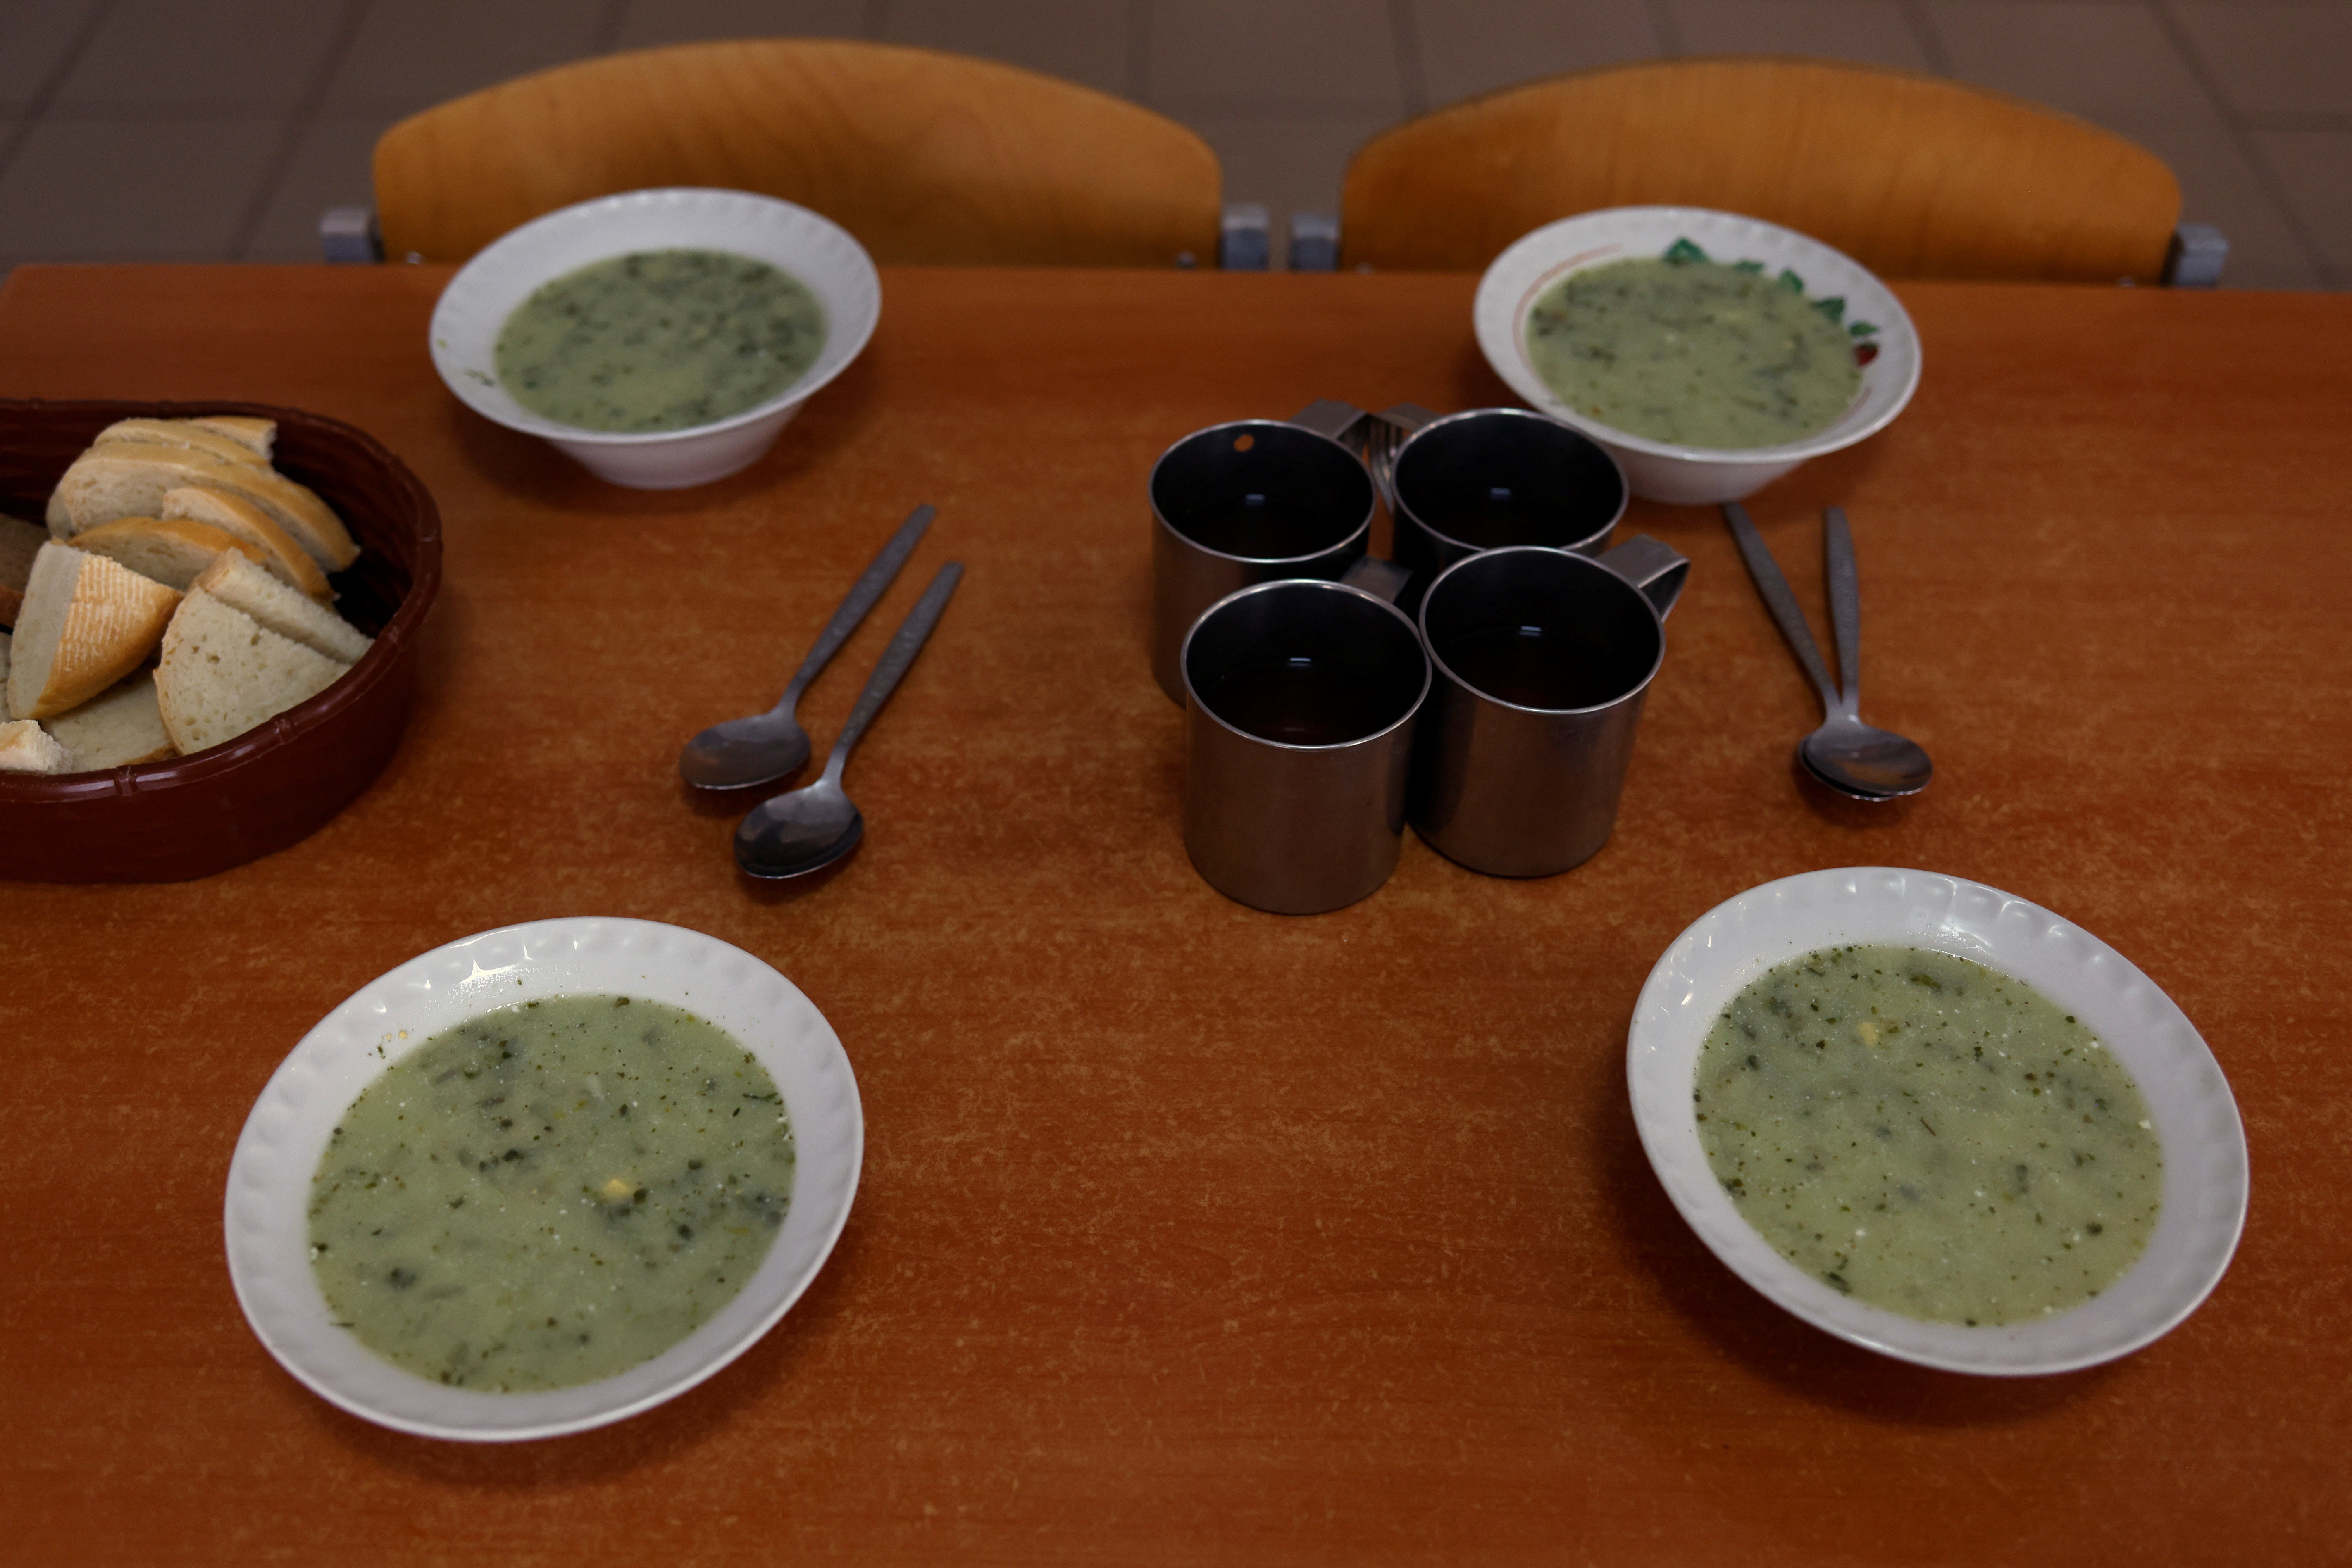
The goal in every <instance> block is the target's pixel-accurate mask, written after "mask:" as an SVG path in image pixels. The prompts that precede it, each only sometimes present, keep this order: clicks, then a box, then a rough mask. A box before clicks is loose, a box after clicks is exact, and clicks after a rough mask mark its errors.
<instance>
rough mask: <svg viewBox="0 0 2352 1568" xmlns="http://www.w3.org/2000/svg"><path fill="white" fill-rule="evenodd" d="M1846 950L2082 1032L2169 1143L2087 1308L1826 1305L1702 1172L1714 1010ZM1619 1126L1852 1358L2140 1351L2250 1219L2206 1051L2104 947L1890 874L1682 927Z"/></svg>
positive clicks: (2013, 1367)
mask: <svg viewBox="0 0 2352 1568" xmlns="http://www.w3.org/2000/svg"><path fill="white" fill-rule="evenodd" d="M1848 942H1877V943H1888V944H1893V945H1896V946H1913V947H1924V948H1929V949H1932V950H1934V951H1937V952H1942V953H1948V954H1951V955H1953V956H1958V957H1962V958H1968V959H1971V960H1973V961H1975V962H1977V963H1979V964H1983V965H1986V966H1987V967H1991V968H1995V969H1999V970H2001V971H2002V972H2004V973H2006V974H2009V975H2011V976H2014V977H2017V978H2019V979H2021V980H2023V981H2025V982H2026V983H2027V984H2028V985H2031V986H2032V987H2034V988H2036V989H2038V990H2040V991H2041V992H2042V994H2043V995H2045V996H2047V997H2050V998H2052V999H2053V1000H2054V1001H2057V1002H2059V1003H2060V1004H2062V1005H2063V1006H2064V1007H2065V1008H2066V1009H2067V1010H2069V1011H2070V1012H2074V1013H2076V1014H2077V1015H2078V1016H2080V1017H2081V1018H2083V1019H2084V1021H2085V1022H2086V1023H2088V1024H2089V1025H2090V1026H2091V1027H2092V1028H2093V1029H2094V1030H2096V1031H2097V1033H2098V1035H2099V1038H2100V1039H2101V1040H2103V1041H2105V1043H2106V1045H2107V1048H2108V1049H2109V1050H2110V1051H2113V1052H2114V1053H2115V1056H2116V1060H2117V1061H2120V1062H2122V1064H2123V1065H2124V1066H2125V1067H2126V1069H2128V1070H2129V1071H2130V1072H2131V1074H2132V1076H2133V1078H2134V1079H2135V1080H2137V1082H2138V1084H2139V1088H2140V1091H2141V1092H2142V1094H2143V1095H2144V1096H2145V1097H2146V1098H2147V1103H2148V1107H2149V1112H2150V1114H2151V1117H2152V1119H2153V1120H2154V1121H2155V1123H2156V1125H2157V1132H2158V1137H2159V1139H2160V1140H2161V1142H2162V1145H2163V1150H2164V1156H2165V1158H2164V1194H2163V1206H2162V1209H2161V1211H2160V1213H2159V1215H2158V1221H2157V1228H2156V1231H2155V1233H2154V1234H2153V1235H2151V1236H2150V1238H2149V1239H2148V1244H2147V1249H2146V1250H2145V1251H2144V1252H2143V1253H2142V1254H2141V1255H2140V1258H2139V1260H2138V1261H2137V1263H2135V1264H2134V1265H2133V1266H2132V1268H2130V1269H2129V1270H2126V1272H2125V1274H2124V1275H2123V1277H2122V1278H2121V1279H2120V1280H2118V1281H2116V1283H2115V1284H2114V1285H2112V1286H2110V1287H2109V1288H2108V1289H2107V1290H2106V1291H2103V1292H2102V1293H2101V1294H2100V1295H2098V1296H2097V1297H2096V1298H2095V1299H2094V1300H2092V1301H2087V1302H2085V1303H2084V1304H2083V1305H2082V1306H2079V1307H2076V1308H2074V1309H2072V1310H2071V1311H2068V1312H2059V1313H2054V1314H2053V1315H2051V1316H2049V1317H2047V1318H2042V1319H2038V1320H2035V1321H2032V1322H2023V1323H2011V1324H2005V1325H2000V1326H1997V1327H1990V1328H1969V1327H1966V1326H1964V1325H1960V1324H1955V1323H1937V1322H1925V1321H1922V1320H1920V1319H1916V1318H1910V1317H1905V1316H1903V1315H1901V1314H1899V1313H1895V1312H1887V1311H1885V1310H1883V1309H1881V1308H1877V1307H1873V1306H1870V1305H1868V1304H1866V1303H1864V1302H1862V1301H1856V1300H1854V1299H1853V1298H1852V1297H1850V1296H1845V1295H1843V1294H1841V1293H1839V1292H1838V1291H1835V1290H1834V1289H1832V1287H1831V1286H1829V1285H1827V1284H1825V1283H1823V1282H1822V1281H1819V1280H1816V1279H1814V1278H1813V1277H1812V1276H1811V1275H1810V1274H1807V1273H1806V1272H1804V1271H1803V1270H1801V1269H1799V1268H1798V1267H1797V1266H1796V1265H1795V1264H1794V1263H1792V1262H1790V1260H1788V1259H1786V1258H1784V1257H1782V1256H1781V1254H1780V1251H1779V1250H1778V1249H1775V1248H1774V1247H1773V1246H1772V1245H1771V1243H1770V1242H1769V1241H1767V1240H1765V1239H1764V1238H1763V1237H1762V1236H1761V1235H1760V1234H1759V1233H1758V1232H1757V1231H1756V1230H1755V1229H1754V1228H1752V1227H1751V1226H1749V1225H1748V1221H1747V1220H1746V1218H1743V1217H1742V1216H1741V1214H1740V1212H1739V1209H1738V1206H1737V1205H1736V1204H1735V1203H1734V1202H1733V1201H1732V1199H1731V1198H1730V1197H1729V1196H1728V1195H1727V1194H1726V1193H1725V1192H1724V1190H1723V1187H1722V1185H1721V1184H1720V1183H1719V1182H1718V1181H1717V1179H1716V1178H1715V1176H1714V1173H1713V1171H1712V1170H1711V1169H1710V1167H1709V1166H1708V1165H1707V1161H1706V1152H1705V1149H1704V1147H1703V1145H1701V1144H1700V1142H1699V1135H1698V1126H1697V1122H1696V1113H1695V1112H1694V1111H1693V1109H1692V1104H1691V1085H1692V1082H1693V1081H1694V1079H1695V1077H1696V1061H1697V1055H1698V1050H1699V1046H1700V1044H1701V1043H1702V1042H1703V1041H1704V1040H1705V1038H1706V1032H1707V1029H1708V1027H1709V1026H1710V1025H1711V1024H1712V1023H1713V1022H1714V1020H1715V1019H1716V1018H1717V1016H1719V1015H1720V1014H1721V1012H1722V1010H1723V1009H1724V1007H1725V1006H1726V1005H1727V1003H1728V1002H1729V1001H1730V1000H1731V998H1733V997H1735V996H1737V995H1738V993H1739V991H1740V990H1741V989H1742V988H1745V987H1746V986H1747V985H1748V983H1749V982H1750V981H1752V980H1754V979H1755V978H1756V977H1758V976H1759V975H1761V974H1762V973H1763V972H1764V971H1765V970H1766V969H1768V968H1769V967H1772V966H1773V965H1775V964H1779V963H1782V962H1785V961H1787V960H1788V959H1790V958H1793V957H1797V956H1801V955H1802V954H1804V953H1808V952H1811V951H1814V950H1815V949H1818V948H1821V947H1826V946H1835V945H1840V944H1843V943H1848ZM1625 1071H1626V1080H1627V1090H1628V1094H1629V1097H1630V1098H1631V1101H1632V1103H1633V1120H1634V1123H1635V1125H1636V1126H1637V1128H1638V1129H1639V1131H1640V1134H1641V1138H1642V1146H1643V1151H1644V1152H1645V1153H1646V1154H1647V1155H1649V1159H1650V1165H1651V1167H1652V1168H1653V1169H1654V1170H1655V1171H1656V1172H1657V1175H1658V1180H1659V1182H1660V1184H1661V1185H1663V1186H1664V1187H1665V1189H1666V1193H1667V1196H1668V1197H1670V1198H1671V1199H1672V1200H1673V1202H1674V1205H1675V1208H1676V1209H1677V1210H1678V1211H1680V1213H1681V1214H1682V1217H1683V1218H1684V1219H1685V1221H1686V1222H1687V1223H1688V1224H1689V1225H1690V1227H1691V1228H1692V1229H1693V1230H1694V1231H1696V1232H1697V1233H1698V1237H1699V1239H1700V1240H1702V1241H1704V1242H1705V1243H1706V1246H1707V1247H1708V1249H1710V1250H1712V1251H1713V1252H1714V1253H1715V1254H1716V1256H1717V1258H1719V1259H1721V1260H1723V1262H1724V1263H1725V1264H1726V1265H1727V1266H1728V1267H1729V1268H1730V1269H1731V1270H1732V1271H1733V1272H1734V1273H1736V1274H1738V1276H1739V1277H1740V1278H1741V1279H1742V1280H1744V1281H1747V1282H1748V1284H1749V1285H1750V1286H1752V1287H1754V1288H1755V1289H1756V1290H1757V1291H1760V1292H1761V1293H1762V1294H1763V1295H1764V1296H1766V1297H1767V1298H1769V1300H1770V1301H1773V1302H1774V1303H1775V1304H1777V1305H1779V1306H1780V1307H1782V1308H1784V1309H1786V1310H1787V1311H1789V1312H1792V1313H1794V1314H1795V1315H1796V1316H1798V1317H1800V1318H1802V1319H1803V1320H1805V1321H1806V1322H1810V1323H1811V1324H1812V1325H1813V1326H1815V1327H1816V1328H1820V1329H1822V1330H1825V1331H1827V1332H1828V1333H1832V1334H1835V1335H1837V1336H1838V1337H1839V1338H1841V1339H1844V1340H1847V1341H1850V1342H1851V1343H1854V1344H1858V1345H1861V1346H1863V1347H1864V1348H1865V1349H1869V1350H1874V1351H1877V1352H1879V1353H1881V1354H1885V1355H1890V1356H1894V1357H1896V1358H1898V1359H1901V1360H1905V1361H1910V1362H1916V1363H1917V1364H1921V1365H1925V1366H1933V1367H1940V1368H1942V1369H1944V1370H1947V1371H1952V1372H1967V1373H1979V1374H1986V1375H1998V1376H2021V1375H2036V1374H2044V1373H2055V1372H2065V1371H2071V1370H2074V1369H2075V1368H2078V1367H2084V1366H2092V1365H2095V1364H2099V1363H2101V1362H2105V1361H2111V1360H2113V1359H2115V1358H2116V1357H2117V1356H2121V1355H2126V1354H2130V1353H2131V1352H2133V1351H2135V1350H2138V1349H2140V1348H2142V1347H2143V1346H2145V1345H2147V1344H2148V1343H2151V1342H2153V1341H2154V1340H2156V1339H2158V1337H2160V1336H2161V1335H2163V1334H2164V1333H2168V1332H2169V1331H2170V1330H2171V1329H2172V1328H2174V1327H2175V1326H2177V1325H2178V1324H2179V1322H2181V1321H2182V1320H2183V1319H2185V1318H2187V1317H2188V1316H2189V1313H2191V1312H2194V1311H2196V1309H2197V1308H2198V1306H2199V1305H2200V1303H2201V1302H2202V1301H2204V1300H2205V1298H2206V1296H2207V1295H2208V1294H2209V1293H2210V1291H2212V1289H2213V1287H2214V1286H2215V1285H2216V1284H2218V1283H2219V1282H2220V1281H2221V1276H2222V1274H2223V1273H2224V1272H2225V1271H2226V1270H2228V1268H2229V1265H2230V1260H2231V1257H2232V1255H2233V1254H2234V1253H2235V1251H2236V1249H2237V1244H2238V1239H2239V1237H2240V1235H2241V1234H2242V1231H2243V1229H2244V1226H2245V1217H2246V1200H2247V1187H2248V1173H2247V1161H2246V1142H2245V1129H2244V1126H2243V1124H2242V1122H2241V1121H2240V1119H2239V1115H2238V1107H2237V1102H2236V1101H2235V1099H2234V1098H2233V1097H2232V1096H2231V1092H2230V1086H2229V1082H2228V1080H2227V1079H2226V1078H2225V1077H2224V1076H2223V1075H2222V1072H2221V1065H2220V1063H2219V1062H2217V1061H2215V1060H2214V1058H2213V1054H2212V1052H2211V1051H2210V1049H2208V1047H2207V1046H2206V1044H2205V1041H2204V1040H2203V1039H2202V1038H2201V1037H2200V1035H2199V1034H2198V1032H2197V1030H2196V1029H2195V1027H2194V1026H2193V1025H2191V1024H2190V1023H2189V1019H2188V1017H2187V1015H2186V1014H2184V1013H2183V1012H2182V1011H2181V1010H2180V1009H2179V1006H2178V1005H2177V1004H2175V1003H2174V1002H2173V1000H2172V998H2170V997H2168V996H2167V995H2165V993H2164V992H2163V990H2162V989H2160V988H2158V986H2157V985H2156V984H2155V982H2154V981H2152V980H2150V979H2149V978H2148V977H2147V976H2146V975H2144V974H2142V973H2141V972H2140V971H2139V970H2138V969H2137V967H2134V966H2133V965H2132V964H2131V963H2130V961H2129V960H2127V959H2126V958H2125V957H2124V956H2122V955H2121V954H2119V953H2117V952H2116V950H2115V949H2114V948H2112V947H2110V946H2107V945H2106V944H2105V942H2102V941H2100V940H2099V939H2098V938H2097V937H2095V936H2092V935H2091V934H2090V933H2088V932H2086V931H2084V930H2082V929H2081V928H2080V927H2078V926H2075V925H2072V924H2071V923H2069V922H2067V921H2066V920H2064V919H2063V918H2061V917H2060V916H2058V915H2053V914H2052V913H2051V912H2050V911H2048V910H2046V909H2043V908H2041V907H2040V906H2039V905H2036V904H2031V903H2029V902H2027V901H2026V900H2024V899H2021V898H2019V897H2017V896H2015V895H2014V894H2007V893H2002V892H2000V890H1999V889H1997V888H1991V887H1987V886H1985V885H1983V884H1982V883H1974V882H1969V881H1968V880H1966V879H1964V878H1959V877H1952V876H1945V875H1941V874H1939V873H1933V872H1921V871H1906V870H1900V869H1895V868H1890V867H1877V866H1871V867H1848V868H1843V869H1838V870H1832V871H1818V872H1811V873H1805V874H1803V875H1800V876H1791V877H1785V878H1782V879H1781V880H1780V881H1778V882H1771V883H1764V884H1763V885H1762V886H1759V887H1754V888H1750V889H1748V891H1747V892H1745V893H1742V894H1738V896H1736V897H1734V898H1730V899H1727V900H1726V901H1725V902H1724V903H1722V904H1718V905H1717V906H1716V907H1715V908H1714V909H1712V910H1710V911H1708V912H1707V913H1706V915H1702V916H1701V917H1700V918H1699V919H1698V920H1696V922H1694V923H1693V924H1692V925H1690V927H1689V928H1688V929H1686V930H1685V931H1684V932H1683V934H1682V935H1681V936H1677V937H1676V938H1675V940H1674V942H1673V943H1672V944H1670V945H1669V946H1667V948H1666V950H1665V952H1664V954H1663V955H1662V956H1660V957H1659V959H1658V961H1657V964H1656V966H1655V967H1654V968H1653V969H1652V970H1651V971H1650V976H1649V979H1648V981H1647V982H1646V983H1645V984H1644V985H1643V988H1642V993H1641V998H1640V999H1639V1000H1638V1001H1637V1002H1636V1003H1635V1005H1634V1011H1633V1026H1632V1029H1631V1030H1630V1031H1629V1033H1628V1035H1627V1039H1626V1047H1625Z"/></svg>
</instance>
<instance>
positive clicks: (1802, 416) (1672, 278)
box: [1527, 256, 1862, 449]
mask: <svg viewBox="0 0 2352 1568" xmlns="http://www.w3.org/2000/svg"><path fill="white" fill-rule="evenodd" d="M1825 303H1838V302H1834V301H1816V300H1808V299H1807V298H1805V296H1804V294H1803V292H1802V289H1801V287H1789V286H1788V285H1787V284H1786V283H1785V282H1783V281H1782V280H1780V279H1775V278H1771V277H1766V276H1765V275H1764V274H1763V273H1762V272H1761V271H1760V270H1751V269H1749V268H1746V267H1737V266H1726V265H1724V264H1722V263H1720V262H1713V261H1696V260H1681V259H1676V258H1675V257H1671V256H1668V257H1651V258H1644V259H1641V260H1634V261H1617V262H1612V263H1610V264H1609V265H1608V266H1606V267H1593V268H1591V269H1590V270H1588V271H1584V272H1577V273H1571V274H1570V275H1569V276H1568V277H1564V278H1562V279H1560V281H1559V283H1557V284H1555V285H1553V286H1552V287H1550V288H1549V289H1547V290H1545V292H1544V293H1543V294H1542V295H1541V296H1540V297H1539V298H1538V299H1537V301H1536V304H1535V308H1534V309H1533V310H1532V311H1530V312H1529V313H1528V324H1527V346H1528V361H1529V362H1530V363H1531V364H1532V365H1533V366H1534V367H1535V371H1536V374H1538V376H1541V377H1542V378H1543V382H1544V384H1545V385H1546V386H1548V387H1549V388H1551V390H1552V391H1553V392H1556V393H1558V394H1559V397H1560V398H1561V399H1562V400H1563V401H1565V402H1567V403H1568V404H1569V405H1570V407H1572V408H1574V409H1575V410H1576V411H1577V412H1578V413H1584V414H1589V415H1591V417H1592V418H1594V419H1597V420H1599V421H1601V423H1603V424H1607V425H1612V426H1613V427H1615V428H1616V429H1619V430H1622V431H1625V432H1627V433H1628V434H1633V435H1642V436H1647V437H1648V438H1650V439H1651V440H1653V441H1669V442H1673V443H1675V444H1678V445H1683V446H1707V447H1719V448H1727V449H1742V448H1748V447H1757V446H1778V445H1780V444H1781V443H1783V442H1789V441H1795V440H1797V439H1798V438H1800V437H1801V436H1806V435H1810V434H1812V433H1813V432H1814V431H1817V430H1819V429H1821V428H1822V426H1824V425H1826V424H1828V423H1830V422H1831V421H1832V420H1834V419H1836V418H1837V416H1838V415H1840V414H1842V413H1844V412H1845V411H1846V408H1847V406H1848V405H1849V404H1851V403H1852V402H1853V398H1854V393H1855V392H1857V391H1858V390H1859V389H1860V388H1861V385H1862V371H1861V370H1860V368H1859V367H1858V366H1857V365H1856V364H1855V362H1854V344H1853V338H1852V337H1851V336H1850V335H1849V332H1848V329H1847V328H1846V327H1844V326H1843V325H1842V324H1841V323H1840V322H1839V321H1838V320H1837V319H1832V317H1831V315H1830V314H1829V313H1828V312H1827V311H1826V310H1824V309H1823V308H1822V305H1824V304H1825ZM1840 308H1841V310H1842V309H1843V306H1842V304H1841V305H1840Z"/></svg>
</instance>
